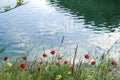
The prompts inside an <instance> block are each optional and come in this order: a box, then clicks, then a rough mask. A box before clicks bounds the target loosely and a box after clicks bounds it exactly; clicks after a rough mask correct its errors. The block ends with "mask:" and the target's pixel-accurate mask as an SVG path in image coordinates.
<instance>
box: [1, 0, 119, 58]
mask: <svg viewBox="0 0 120 80" xmlns="http://www.w3.org/2000/svg"><path fill="white" fill-rule="evenodd" d="M14 4H15V0H0V7H1V8H2V7H3V6H5V5H14ZM119 4H120V2H119V1H118V2H117V0H115V1H114V2H112V1H106V0H105V1H104V0H102V1H97V0H96V1H95V0H87V1H86V0H71V1H69V0H28V3H27V4H25V5H23V6H21V7H18V8H16V9H13V10H11V11H8V12H5V13H0V48H2V47H5V48H6V50H5V52H4V53H1V54H0V57H1V58H2V57H3V56H4V55H8V56H10V57H12V58H14V57H16V56H20V55H24V54H26V51H27V50H28V51H29V50H31V49H32V51H31V53H30V55H29V56H30V59H31V58H34V57H35V56H41V55H42V53H43V51H44V49H43V47H44V48H45V51H46V52H49V50H50V49H55V50H57V51H58V53H61V54H64V55H65V56H66V57H72V56H73V55H74V48H75V47H76V45H77V44H78V45H79V48H78V58H79V57H80V55H83V54H86V53H88V52H90V53H91V54H93V53H96V56H100V55H101V53H103V51H106V50H108V49H109V48H110V47H111V46H112V45H113V44H114V42H115V41H117V40H119V38H120V10H119V8H120V5H119ZM63 36H64V42H63V45H62V47H61V48H60V47H59V46H60V43H61V39H62V37H63ZM95 49H96V50H95ZM59 50H60V51H59ZM113 51H114V52H112V53H113V54H114V53H119V52H120V49H119V43H117V45H116V46H115V48H113ZM113 54H112V55H113ZM116 56H120V55H119V54H114V57H116Z"/></svg>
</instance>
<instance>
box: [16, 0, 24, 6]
mask: <svg viewBox="0 0 120 80" xmlns="http://www.w3.org/2000/svg"><path fill="white" fill-rule="evenodd" d="M23 2H24V0H17V2H16V7H18V6H21V5H23Z"/></svg>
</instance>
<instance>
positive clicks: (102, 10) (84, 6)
mask: <svg viewBox="0 0 120 80" xmlns="http://www.w3.org/2000/svg"><path fill="white" fill-rule="evenodd" d="M50 2H51V3H52V4H53V5H54V6H57V7H60V8H62V9H64V10H65V11H67V12H69V13H71V14H73V15H75V18H77V19H81V18H83V17H81V16H84V19H85V22H84V23H85V25H87V24H90V25H92V28H93V29H94V30H102V29H103V27H104V29H107V30H109V31H111V32H114V31H115V28H118V27H119V26H120V25H119V24H120V23H119V22H120V10H119V8H120V1H119V0H107V1H106V0H70V1H69V0H50ZM96 27H97V28H96ZM87 28H89V27H88V26H87ZM90 28H91V27H90Z"/></svg>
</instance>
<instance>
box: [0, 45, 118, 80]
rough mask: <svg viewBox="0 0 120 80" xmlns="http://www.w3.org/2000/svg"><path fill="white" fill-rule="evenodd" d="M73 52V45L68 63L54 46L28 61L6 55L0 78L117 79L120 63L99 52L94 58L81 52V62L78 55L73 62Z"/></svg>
mask: <svg viewBox="0 0 120 80" xmlns="http://www.w3.org/2000/svg"><path fill="white" fill-rule="evenodd" d="M76 53H77V47H76V48H75V55H74V56H73V61H72V63H71V62H70V61H68V60H67V59H64V57H63V56H61V55H60V54H58V53H57V51H55V50H51V51H50V52H49V53H43V54H42V56H41V59H40V60H37V59H36V60H35V61H32V62H28V60H27V56H23V57H19V58H18V59H16V61H11V62H10V61H8V60H9V56H4V57H3V61H4V63H5V64H3V66H1V67H0V80H120V76H119V75H120V71H119V69H120V66H119V63H118V62H116V61H115V60H112V59H109V58H106V57H105V56H104V57H103V56H102V57H101V58H100V60H99V62H97V61H98V60H93V58H92V57H91V55H89V54H85V55H83V58H84V60H85V63H83V62H82V60H81V59H80V60H79V62H78V63H77V64H75V58H76ZM50 56H52V57H50Z"/></svg>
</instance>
